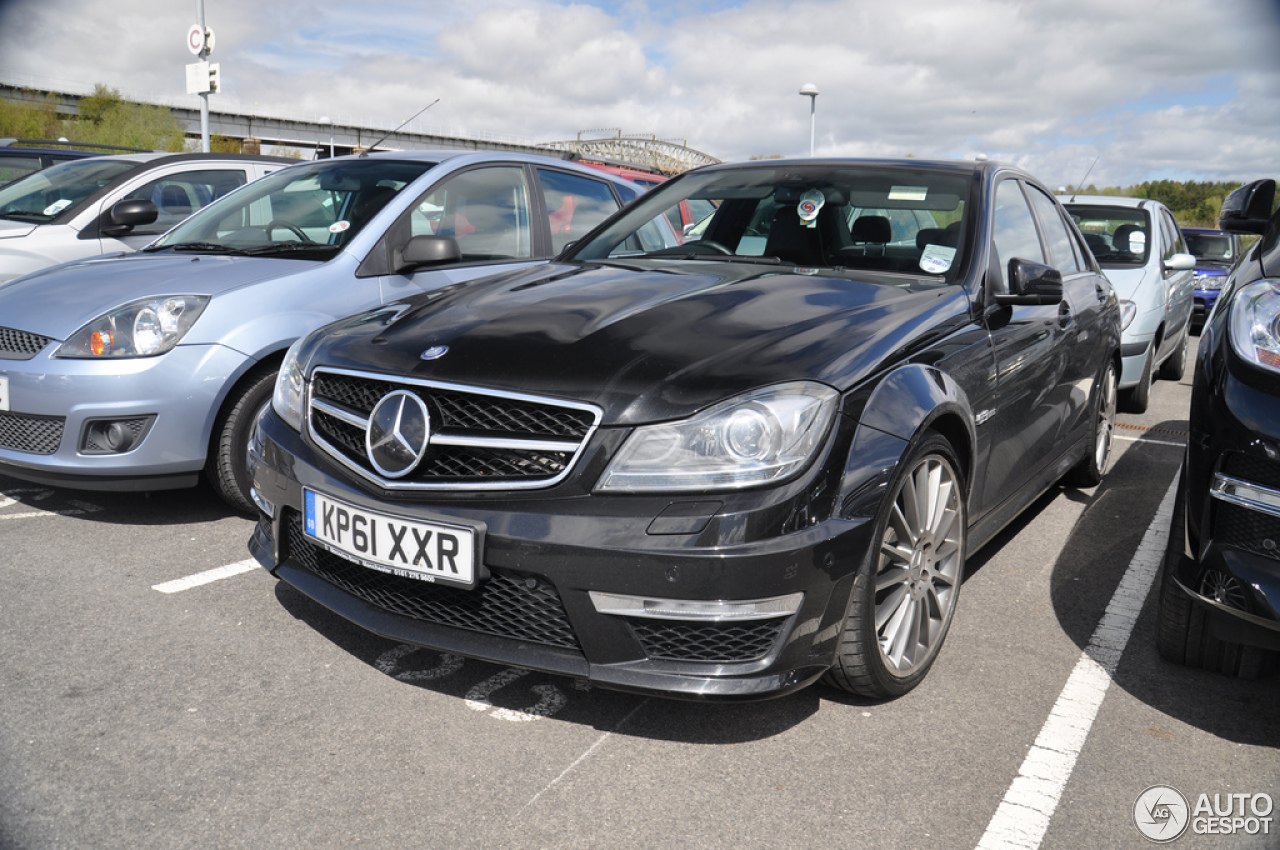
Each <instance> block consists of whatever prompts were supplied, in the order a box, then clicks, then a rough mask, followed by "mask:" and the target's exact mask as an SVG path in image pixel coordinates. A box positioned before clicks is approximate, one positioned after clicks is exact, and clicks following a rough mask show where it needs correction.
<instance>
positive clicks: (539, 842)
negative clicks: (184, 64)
mask: <svg viewBox="0 0 1280 850" xmlns="http://www.w3.org/2000/svg"><path fill="white" fill-rule="evenodd" d="M1193 341H1194V338H1193ZM1187 374H1188V377H1187V379H1186V380H1184V381H1183V382H1181V383H1169V382H1161V383H1158V384H1157V385H1156V386H1155V388H1154V389H1153V393H1152V405H1151V408H1150V410H1149V411H1148V413H1146V414H1144V415H1142V416H1128V415H1121V417H1120V425H1119V428H1118V429H1117V435H1118V437H1119V438H1120V439H1119V440H1118V444H1117V454H1116V456H1115V460H1114V462H1113V467H1112V471H1111V473H1110V474H1109V476H1108V478H1107V479H1106V481H1104V483H1103V484H1102V485H1100V486H1099V487H1097V488H1094V489H1092V490H1072V489H1055V490H1053V491H1051V492H1049V493H1048V494H1046V496H1044V497H1043V498H1042V499H1041V500H1040V501H1039V502H1038V503H1037V505H1036V506H1035V508H1034V509H1033V510H1032V511H1030V512H1029V513H1028V514H1027V515H1026V516H1024V517H1023V518H1022V519H1021V520H1020V521H1019V522H1018V523H1016V524H1015V525H1014V526H1012V527H1010V528H1009V529H1007V531H1006V532H1005V533H1004V534H1003V535H1001V537H999V538H998V539H997V540H996V541H995V542H994V543H993V544H992V545H990V546H989V547H987V548H986V549H985V550H983V551H981V552H978V553H976V554H974V555H971V557H970V561H969V568H968V572H967V578H966V581H965V584H964V587H963V591H962V593H961V597H960V602H959V608H958V611H957V614H956V620H955V623H954V625H953V627H952V630H951V634H950V636H949V638H948V641H947V645H946V647H945V648H944V649H943V651H942V655H941V657H940V658H939V661H938V663H937V665H936V666H935V667H934V669H933V671H932V672H931V674H930V675H929V677H928V678H927V679H926V680H925V682H924V684H923V685H922V686H921V687H919V688H918V689H917V690H915V691H913V692H912V693H910V694H908V695H907V696H905V697H903V698H901V699H898V700H896V701H891V702H883V703H873V702H864V701H859V700H857V699H854V698H851V697H849V696H847V695H844V694H842V693H840V692H837V691H835V690H833V689H830V688H827V687H825V686H818V687H813V688H810V689H807V690H805V691H803V692H801V693H798V694H794V695H792V696H789V697H785V698H782V699H778V700H774V701H770V702H764V703H753V704H733V705H727V704H699V703H687V702H674V701H667V700H662V699H657V698H645V697H638V696H633V695H628V694H622V693H614V692H609V691H603V690H598V689H586V688H584V687H582V686H580V685H579V684H576V683H575V682H573V681H569V680H564V679H559V678H556V677H552V676H547V675H543V674H538V673H527V672H525V671H522V670H518V669H515V668H504V667H498V666H494V665H489V664H483V663H480V662H475V661H471V660H464V659H460V658H456V657H451V656H441V655H440V654H437V653H433V652H429V651H424V650H416V649H414V648H411V647H407V646H403V645H397V644H395V643H392V642H389V641H386V640H383V639H381V638H378V637H375V636H373V635H370V634H368V633H366V632H364V631H362V630H360V629H357V628H355V627H354V626H351V625H349V624H347V623H346V622H344V621H342V620H340V619H338V618H336V617H335V616H334V615H332V614H330V613H328V612H327V611H326V610H324V609H321V608H319V607H318V606H316V605H315V604H313V603H311V602H310V601H309V600H307V599H306V598H304V597H302V596H301V595H300V594H298V593H297V592H295V591H293V590H291V589H290V588H289V587H287V586H285V585H283V584H280V583H278V582H276V581H275V579H273V578H272V577H271V576H270V575H269V574H267V573H266V572H264V571H263V570H261V569H259V568H258V567H257V566H256V565H255V564H254V563H253V562H251V561H249V560H248V553H247V550H246V548H245V544H246V541H247V539H248V537H249V534H250V531H251V528H252V523H251V522H250V521H249V520H247V519H244V518H241V517H239V516H235V515H232V514H230V513H229V512H228V511H227V510H226V509H225V508H224V507H223V506H222V503H221V502H219V501H218V500H217V498H216V497H215V496H214V495H212V493H211V492H210V491H208V490H207V489H199V490H193V491H187V492H174V493H157V494H152V495H145V494H123V495H117V494H103V493H85V492H74V491H69V490H55V489H50V488H45V487H38V486H34V485H28V484H24V483H22V482H19V481H16V480H14V479H10V478H4V477H0V552H3V557H2V558H0V560H2V561H3V568H2V569H0V637H2V639H3V644H2V646H3V652H0V847H3V848H51V847H93V848H114V847H120V848H125V847H127V848H181V847H198V848H206V847H217V848H234V847H255V848H261V847H273V848H274V847H282V848H292V847H308V848H320V847H355V846H361V847H408V846H418V847H449V848H496V847H501V848H594V847H610V848H632V847H635V848H650V847H708V848H720V847H769V848H791V847H796V848H810V847H850V848H918V847H940V848H966V847H978V846H983V847H987V846H990V847H996V846H1029V847H1036V846H1039V847H1045V848H1084V847H1089V848H1117V847H1145V846H1148V845H1149V844H1150V842H1149V841H1148V840H1147V839H1146V838H1144V837H1143V836H1142V834H1141V833H1140V832H1139V831H1138V829H1137V827H1136V826H1135V823H1134V808H1135V804H1136V802H1137V801H1138V798H1139V796H1140V795H1142V794H1143V792H1144V791H1145V790H1146V789H1148V788H1151V787H1152V786H1171V787H1173V788H1176V789H1178V790H1180V791H1181V792H1182V794H1184V795H1185V796H1186V798H1187V799H1188V801H1190V804H1191V805H1192V806H1195V805H1196V804H1197V802H1198V801H1199V800H1200V797H1201V795H1207V796H1206V799H1207V800H1209V801H1212V802H1214V803H1217V804H1218V805H1219V811H1217V812H1216V813H1212V814H1214V816H1215V818H1216V819H1208V818H1206V820H1205V822H1204V823H1203V824H1202V826H1204V829H1203V830H1201V832H1203V833H1205V834H1197V833H1196V831H1194V830H1188V831H1187V833H1186V834H1184V835H1183V836H1182V837H1181V838H1179V839H1177V841H1176V842H1175V843H1174V846H1177V847H1189V848H1190V847H1204V848H1240V847H1245V848H1266V847H1272V848H1274V847H1280V835H1278V834H1277V833H1278V832H1280V813H1277V812H1270V811H1269V810H1268V812H1267V814H1266V815H1265V816H1264V815H1261V814H1260V810H1261V808H1262V807H1263V802H1262V800H1263V796H1266V797H1267V799H1268V800H1276V799H1278V798H1280V758H1277V747H1280V676H1272V677H1270V678H1266V679H1263V680H1261V681H1254V682H1246V681H1237V680H1233V679H1228V678H1225V677H1221V676H1217V675H1210V674H1205V673H1201V672H1198V671H1191V670H1186V669H1182V668H1179V667H1174V666H1171V665H1169V664H1167V663H1165V662H1163V661H1161V660H1160V659H1159V658H1158V657H1157V655H1156V650H1155V641H1154V632H1155V620H1154V615H1155V594H1154V593H1148V592H1147V591H1148V589H1149V588H1150V580H1151V576H1152V574H1153V572H1154V567H1155V566H1156V565H1158V558H1159V554H1160V553H1162V551H1163V545H1164V536H1165V534H1166V533H1167V522H1168V520H1167V511H1168V509H1169V501H1168V499H1167V498H1166V496H1167V494H1168V493H1169V492H1170V484H1171V483H1172V482H1173V480H1174V478H1175V476H1176V473H1177V468H1178V463H1179V459H1180V455H1181V449H1180V446H1181V445H1182V443H1184V442H1185V438H1186V425H1187V423H1186V409H1187V400H1188V395H1189V378H1190V369H1188V373H1187ZM1153 553H1154V555H1153ZM1231 795H1235V796H1231ZM1226 805H1231V806H1232V807H1233V808H1243V809H1244V810H1245V811H1244V813H1243V816H1242V817H1240V818H1239V821H1240V823H1239V824H1238V825H1233V824H1234V821H1233V819H1232V817H1231V816H1225V817H1222V815H1223V812H1222V811H1221V810H1220V809H1221V807H1222V806H1226ZM1250 806H1253V811H1252V812H1250V811H1248V809H1249V808H1250ZM1233 814H1234V812H1233ZM1251 818H1252V822H1251V821H1250V819H1251ZM1210 828H1212V829H1214V830H1215V833H1216V834H1208V830H1209V829H1210ZM1228 829H1231V830H1233V831H1232V832H1231V833H1230V834H1221V833H1223V832H1225V831H1227V830H1228ZM1002 841H1013V842H1016V841H1021V842H1022V843H1021V844H1001V842H1002Z"/></svg>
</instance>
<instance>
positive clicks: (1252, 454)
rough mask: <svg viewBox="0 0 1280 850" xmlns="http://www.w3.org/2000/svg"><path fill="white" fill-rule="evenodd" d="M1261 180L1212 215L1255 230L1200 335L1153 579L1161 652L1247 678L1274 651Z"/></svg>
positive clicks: (1275, 576) (1272, 259)
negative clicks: (1163, 547)
mask: <svg viewBox="0 0 1280 850" xmlns="http://www.w3.org/2000/svg"><path fill="white" fill-rule="evenodd" d="M1275 191H1276V184H1275V181H1274V180H1258V181H1256V182H1253V183H1249V184H1248V185H1246V186H1242V187H1241V188H1240V189H1238V190H1236V191H1235V192H1234V193H1232V194H1231V195H1230V196H1228V197H1227V199H1226V201H1224V202H1223V205H1222V216H1221V219H1220V221H1219V226H1220V227H1221V228H1222V229H1223V230H1226V231H1230V232H1233V233H1249V234H1257V235H1261V237H1262V238H1261V240H1260V241H1259V242H1258V244H1257V245H1256V246H1255V247H1254V248H1253V249H1252V250H1251V251H1250V253H1249V254H1248V255H1247V256H1246V257H1245V258H1244V260H1243V261H1242V262H1241V263H1240V265H1238V266H1236V268H1235V270H1234V271H1233V272H1232V273H1231V276H1230V277H1229V278H1228V279H1227V283H1226V285H1225V286H1224V287H1223V289H1222V292H1221V294H1220V295H1219V296H1218V299H1217V303H1216V304H1215V305H1214V307H1213V311H1212V312H1211V313H1210V315H1209V319H1208V321H1207V322H1206V323H1205V326H1204V329H1203V330H1202V331H1201V336H1200V350H1199V354H1198V355H1197V357H1196V364H1195V373H1194V376H1193V378H1192V385H1191V413H1190V438H1189V439H1188V441H1187V454H1186V459H1185V462H1184V463H1183V468H1182V478H1181V481H1180V483H1179V487H1180V492H1179V493H1178V499H1177V502H1176V507H1175V509H1174V523H1173V527H1172V529H1171V533H1170V537H1171V545H1170V549H1169V552H1168V556H1167V557H1166V558H1165V563H1164V568H1163V573H1162V581H1161V585H1160V608H1159V626H1158V632H1157V642H1156V645H1157V647H1158V648H1159V650H1160V654H1161V655H1162V656H1163V657H1164V658H1166V659H1168V660H1170V661H1175V662H1178V663H1180V664H1185V665H1188V666H1190V667H1199V668H1203V669H1206V670H1213V671H1215V672H1220V673H1226V674H1229V675H1233V676H1239V677H1241V678H1253V677H1256V676H1258V675H1260V674H1262V673H1264V672H1266V671H1268V670H1270V669H1274V668H1275V667H1276V666H1277V662H1280V212H1276V213H1275V214H1274V215H1273V213H1272V206H1273V204H1274V199H1275Z"/></svg>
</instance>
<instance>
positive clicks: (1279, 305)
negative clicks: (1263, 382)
mask: <svg viewBox="0 0 1280 850" xmlns="http://www.w3.org/2000/svg"><path fill="white" fill-rule="evenodd" d="M1230 337H1231V347H1232V348H1234V349H1235V351H1236V354H1239V355H1240V356H1241V357H1243V358H1244V359H1245V360H1248V361H1249V362H1250V363H1253V364H1254V365H1256V366H1261V367H1262V368H1264V369H1271V370H1272V371H1275V372H1280V281H1274V280H1259V281H1255V282H1253V283H1251V284H1249V285H1248V286H1246V287H1244V288H1242V289H1241V290H1240V291H1239V292H1238V293H1236V297H1235V298H1234V299H1233V300H1232V303H1231V333H1230Z"/></svg>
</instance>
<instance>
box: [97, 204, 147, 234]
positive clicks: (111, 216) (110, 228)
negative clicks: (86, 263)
mask: <svg viewBox="0 0 1280 850" xmlns="http://www.w3.org/2000/svg"><path fill="white" fill-rule="evenodd" d="M159 216H160V210H158V209H157V208H156V205H155V204H153V203H151V202H150V201H145V200H141V199H135V200H130V201H121V202H120V203H118V204H116V205H115V206H114V207H112V208H111V209H109V210H107V214H106V215H105V216H103V218H104V219H105V221H104V222H103V226H102V227H101V231H102V235H103V236H124V235H125V234H127V233H128V232H129V231H130V230H133V229H134V228H135V227H137V226H138V225H140V224H151V223H152V222H154V221H155V220H156V219H157V218H159Z"/></svg>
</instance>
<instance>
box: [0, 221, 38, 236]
mask: <svg viewBox="0 0 1280 850" xmlns="http://www.w3.org/2000/svg"><path fill="white" fill-rule="evenodd" d="M35 229H36V225H34V224H32V223H31V222H29V221H9V220H8V219H2V218H0V239H14V238H16V237H19V236H26V235H27V234H28V233H30V232H31V231H33V230H35Z"/></svg>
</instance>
